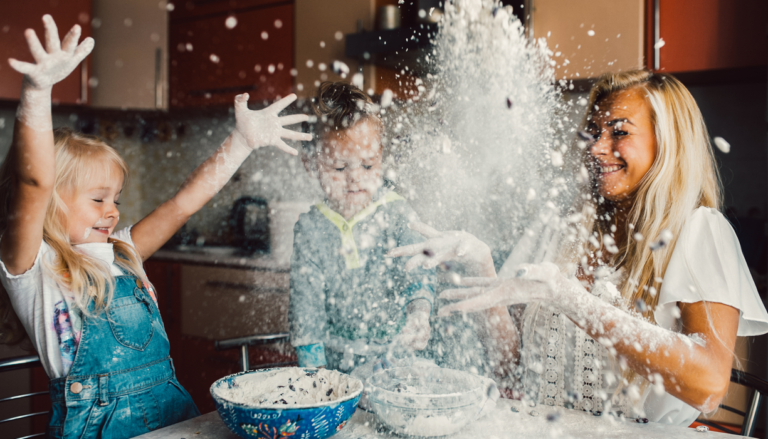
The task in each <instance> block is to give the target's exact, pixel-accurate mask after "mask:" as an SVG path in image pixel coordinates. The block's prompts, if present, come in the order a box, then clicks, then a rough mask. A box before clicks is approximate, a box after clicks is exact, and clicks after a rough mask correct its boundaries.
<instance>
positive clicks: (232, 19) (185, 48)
mask: <svg viewBox="0 0 768 439" xmlns="http://www.w3.org/2000/svg"><path fill="white" fill-rule="evenodd" d="M168 40H169V45H168V47H169V59H170V68H169V70H170V75H169V76H170V81H169V87H170V106H171V108H184V107H200V106H207V105H214V104H221V105H224V104H227V105H229V104H231V103H232V102H233V100H234V97H235V95H237V94H240V93H244V92H248V93H249V94H250V96H251V100H252V101H257V100H265V99H266V100H273V99H275V97H277V96H285V95H287V94H289V93H291V91H292V87H293V76H292V75H291V70H292V69H293V68H294V64H293V53H294V50H293V47H294V5H293V1H267V0H245V1H234V0H232V1H221V2H211V1H209V0H208V1H206V0H197V1H187V2H179V3H178V4H176V5H175V7H174V9H173V11H172V12H171V14H170V26H169V38H168Z"/></svg>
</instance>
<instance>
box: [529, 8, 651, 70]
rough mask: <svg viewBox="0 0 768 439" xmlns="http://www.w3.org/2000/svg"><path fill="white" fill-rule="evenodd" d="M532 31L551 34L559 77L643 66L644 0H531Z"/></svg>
mask: <svg viewBox="0 0 768 439" xmlns="http://www.w3.org/2000/svg"><path fill="white" fill-rule="evenodd" d="M530 3H531V6H532V11H531V19H530V23H531V24H530V26H529V29H528V32H529V34H532V35H533V37H534V38H535V39H539V38H546V40H547V47H548V48H549V49H550V50H551V51H552V53H553V60H554V61H555V63H556V65H555V77H556V78H557V79H582V78H593V77H597V76H600V75H602V74H603V73H606V72H610V71H618V70H630V69H637V68H642V67H643V66H644V65H645V64H644V44H645V40H644V32H645V13H646V9H645V0H532V1H531V2H530Z"/></svg>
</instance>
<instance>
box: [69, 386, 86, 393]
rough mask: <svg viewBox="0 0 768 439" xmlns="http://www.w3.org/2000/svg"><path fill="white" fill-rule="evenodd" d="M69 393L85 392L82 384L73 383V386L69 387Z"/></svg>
mask: <svg viewBox="0 0 768 439" xmlns="http://www.w3.org/2000/svg"><path fill="white" fill-rule="evenodd" d="M69 391H70V392H72V393H74V394H78V393H80V392H82V391H83V385H82V384H80V383H72V385H70V386H69Z"/></svg>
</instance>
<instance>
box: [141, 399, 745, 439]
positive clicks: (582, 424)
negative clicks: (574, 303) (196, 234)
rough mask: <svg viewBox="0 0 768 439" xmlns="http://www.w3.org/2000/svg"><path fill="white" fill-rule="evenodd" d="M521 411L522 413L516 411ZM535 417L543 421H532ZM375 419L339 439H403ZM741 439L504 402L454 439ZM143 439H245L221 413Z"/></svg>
mask: <svg viewBox="0 0 768 439" xmlns="http://www.w3.org/2000/svg"><path fill="white" fill-rule="evenodd" d="M512 407H515V408H516V409H517V410H518V411H519V412H514V411H512ZM532 411H536V412H538V416H532V415H531V414H530V413H531V412H532ZM375 425H376V420H375V416H374V415H372V414H370V413H367V412H365V411H362V410H357V411H356V412H355V414H354V415H352V418H351V419H350V421H349V422H348V423H347V426H346V427H345V428H344V429H343V430H342V431H341V432H340V433H338V434H336V435H335V436H333V438H334V439H388V438H398V437H400V436H396V435H394V434H392V433H389V432H377V431H376V427H375ZM729 436H730V437H733V438H736V437H740V436H735V435H730V434H725V433H715V432H707V433H701V432H697V431H696V430H695V429H693V428H687V427H682V426H672V425H663V424H656V423H648V424H639V423H637V422H635V421H633V420H620V419H618V418H615V417H612V416H600V417H596V416H592V415H591V414H589V413H585V412H582V411H576V410H568V409H563V408H554V407H545V406H538V407H534V408H530V407H526V408H523V407H522V404H521V403H520V401H511V400H508V399H501V400H499V401H498V402H497V404H496V408H495V409H494V410H493V411H491V412H490V413H489V414H488V415H487V416H485V417H483V418H481V419H478V420H477V421H475V422H473V423H471V424H469V425H468V426H467V427H465V428H464V429H463V430H462V431H460V432H458V433H455V434H453V435H451V436H445V438H448V439H459V438H462V439H464V438H466V439H470V438H472V439H474V438H476V437H492V438H493V437H495V438H498V439H502V438H510V439H511V438H515V439H527V438H532V439H533V438H536V439H538V438H542V437H557V438H590V439H591V438H597V439H612V438H617V439H618V438H622V439H623V438H632V437H637V438H651V439H652V438H698V439H702V438H706V437H712V438H727V437H729ZM139 438H141V439H208V438H211V439H212V438H217V439H239V437H238V436H237V435H235V434H234V433H232V432H231V431H230V430H229V429H228V428H227V427H226V426H225V425H224V422H222V420H221V418H220V417H219V414H218V413H217V412H210V413H207V414H205V415H202V416H199V417H197V418H194V419H190V420H188V421H185V422H181V423H179V424H176V425H172V426H170V427H166V428H162V429H160V430H157V431H153V432H151V433H147V434H145V435H142V436H139Z"/></svg>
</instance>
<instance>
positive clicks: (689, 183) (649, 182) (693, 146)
mask: <svg viewBox="0 0 768 439" xmlns="http://www.w3.org/2000/svg"><path fill="white" fill-rule="evenodd" d="M634 88H639V89H641V90H643V91H644V92H645V97H646V99H647V100H648V103H649V104H650V106H651V117H652V122H653V127H654V130H655V136H656V144H657V153H656V159H655V160H654V162H653V164H652V165H651V168H650V169H649V170H648V172H647V173H646V174H645V176H644V177H643V179H642V180H641V181H640V185H639V187H638V189H637V192H636V193H635V195H634V197H635V201H634V203H633V205H632V208H631V210H630V211H629V213H628V215H627V224H628V225H629V230H627V231H626V232H627V233H626V240H625V241H624V242H617V243H616V245H617V247H618V250H619V251H618V253H616V255H615V259H614V260H613V261H610V262H611V265H613V266H616V267H624V269H625V270H626V272H627V277H626V280H625V282H624V283H623V284H622V285H621V288H620V291H621V294H622V297H623V298H624V300H625V301H626V303H627V304H630V305H631V304H635V303H637V301H638V300H642V301H643V302H645V304H646V305H647V309H646V310H645V311H644V312H643V315H644V316H645V317H646V318H648V319H649V320H651V321H653V320H654V319H653V310H654V308H655V307H656V305H657V303H658V292H659V289H660V288H661V280H662V279H663V278H664V274H665V272H666V270H667V265H668V264H669V259H670V257H671V256H672V251H673V250H674V248H675V245H676V243H677V239H678V237H679V236H680V232H681V231H682V229H683V226H684V225H685V222H686V220H687V219H688V218H689V217H690V215H691V214H692V213H693V211H694V210H695V209H696V208H698V207H702V206H703V207H711V208H715V209H720V204H721V197H722V196H721V184H720V176H719V173H718V171H717V166H716V163H715V156H714V152H713V150H712V145H711V143H710V141H709V134H708V132H707V127H706V125H705V124H704V117H703V116H702V114H701V111H700V110H699V107H698V105H697V104H696V101H695V100H694V99H693V96H691V93H690V92H689V91H688V89H687V88H685V86H684V85H683V84H682V83H680V81H678V80H677V79H675V78H674V77H673V76H670V75H666V74H659V73H652V72H649V71H647V70H633V71H628V72H621V73H608V74H605V75H603V76H601V77H600V78H599V79H598V81H597V83H595V85H594V86H593V87H592V91H591V92H590V95H589V106H588V107H587V108H588V114H587V116H586V119H588V118H590V117H591V114H592V112H593V111H595V108H596V106H599V103H600V101H602V100H603V99H605V98H607V97H608V96H609V95H611V94H613V93H616V92H619V91H622V90H628V89H634ZM585 122H586V120H585ZM598 197H599V195H597V194H593V198H598ZM592 208H593V209H594V211H595V213H596V216H597V220H595V221H594V222H593V224H592V231H593V232H594V233H597V237H598V239H599V242H601V243H602V242H603V240H602V237H603V236H604V235H608V234H610V233H611V230H610V227H611V225H613V221H612V220H607V218H609V217H612V216H613V215H612V214H613V212H612V209H613V206H612V204H611V203H610V202H608V201H607V200H605V201H604V202H603V203H598V204H597V205H594V204H593V205H592ZM594 216H595V215H592V218H594ZM665 231H669V232H670V233H671V239H670V240H669V242H667V244H666V245H665V246H663V247H661V248H658V249H657V250H655V251H652V250H651V247H650V246H649V243H650V242H653V241H656V240H659V239H660V238H661V237H662V232H665ZM638 233H639V234H640V236H637V238H640V240H638V239H636V237H635V235H636V234H638ZM666 235H667V236H669V234H666ZM604 253H605V252H604Z"/></svg>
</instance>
